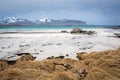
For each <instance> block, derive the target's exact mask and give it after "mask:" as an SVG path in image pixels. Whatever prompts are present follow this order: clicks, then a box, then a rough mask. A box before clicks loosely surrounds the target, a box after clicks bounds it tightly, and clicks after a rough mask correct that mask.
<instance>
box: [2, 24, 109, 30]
mask: <svg viewBox="0 0 120 80" xmlns="http://www.w3.org/2000/svg"><path fill="white" fill-rule="evenodd" d="M107 27H110V25H81V26H0V31H3V30H22V31H23V30H50V29H73V28H80V29H103V28H107Z"/></svg>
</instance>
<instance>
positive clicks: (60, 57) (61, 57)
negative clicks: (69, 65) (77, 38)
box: [55, 56, 65, 59]
mask: <svg viewBox="0 0 120 80" xmlns="http://www.w3.org/2000/svg"><path fill="white" fill-rule="evenodd" d="M64 58H65V56H58V57H55V59H64Z"/></svg>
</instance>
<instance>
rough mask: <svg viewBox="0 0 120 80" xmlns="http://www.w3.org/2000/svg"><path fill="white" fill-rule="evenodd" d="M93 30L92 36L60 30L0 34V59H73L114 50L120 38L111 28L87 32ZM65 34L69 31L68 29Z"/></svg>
mask: <svg viewBox="0 0 120 80" xmlns="http://www.w3.org/2000/svg"><path fill="white" fill-rule="evenodd" d="M87 30H93V31H96V32H97V34H94V35H84V34H71V33H61V30H42V31H36V32H37V33H34V31H28V33H27V31H26V32H25V33H24V32H18V33H1V34H0V59H8V60H9V59H16V58H17V57H18V56H16V55H15V54H17V53H31V54H32V55H33V56H36V57H37V58H36V60H43V59H46V58H47V57H51V56H60V55H64V56H66V55H67V56H66V57H69V58H72V59H76V53H78V52H93V51H104V50H109V49H116V48H118V47H119V46H120V38H117V37H114V35H113V32H119V30H113V32H111V30H112V29H87ZM66 31H68V32H69V31H71V30H70V29H69V30H68V29H67V30H66Z"/></svg>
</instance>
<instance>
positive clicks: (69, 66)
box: [64, 64, 72, 69]
mask: <svg viewBox="0 0 120 80" xmlns="http://www.w3.org/2000/svg"><path fill="white" fill-rule="evenodd" d="M64 67H65V68H66V69H71V68H72V66H71V65H70V64H64Z"/></svg>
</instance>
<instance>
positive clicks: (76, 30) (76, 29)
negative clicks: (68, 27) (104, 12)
mask: <svg viewBox="0 0 120 80" xmlns="http://www.w3.org/2000/svg"><path fill="white" fill-rule="evenodd" d="M81 32H82V29H79V28H74V29H73V30H72V31H71V33H81Z"/></svg>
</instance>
